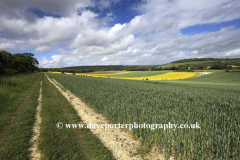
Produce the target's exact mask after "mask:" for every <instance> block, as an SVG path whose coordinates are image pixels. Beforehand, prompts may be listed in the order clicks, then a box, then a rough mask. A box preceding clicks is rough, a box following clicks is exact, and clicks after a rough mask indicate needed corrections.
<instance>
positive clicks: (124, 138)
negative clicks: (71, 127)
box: [46, 75, 172, 160]
mask: <svg viewBox="0 0 240 160" xmlns="http://www.w3.org/2000/svg"><path fill="white" fill-rule="evenodd" d="M46 76H47V75H46ZM47 78H48V80H49V81H50V82H51V83H52V84H54V86H55V87H56V88H58V90H59V91H60V92H61V93H62V94H63V96H65V97H66V98H67V100H68V101H69V102H70V104H71V105H72V106H73V107H74V109H75V110H76V111H77V113H78V115H79V116H80V117H81V119H82V120H83V122H84V123H85V124H89V123H91V124H109V122H108V121H107V120H106V119H105V118H104V117H103V116H102V115H101V114H97V113H96V112H95V111H94V110H93V109H91V108H90V107H88V106H87V105H86V104H85V103H83V102H82V101H81V100H80V99H79V98H78V97H76V96H74V95H73V94H72V93H71V92H69V91H68V90H65V89H63V87H62V86H61V84H59V83H58V82H57V81H55V80H54V79H50V78H49V77H48V76H47ZM90 130H91V131H92V132H93V134H95V135H96V136H97V137H98V138H99V139H100V140H101V142H102V143H103V144H104V145H105V146H106V147H108V148H109V150H111V151H112V153H113V156H114V157H115V158H116V159H121V160H131V159H142V158H141V156H140V155H136V149H137V148H139V147H140V142H139V141H137V140H134V139H133V138H132V137H131V136H129V134H128V133H126V132H124V131H121V130H120V129H118V128H114V129H107V130H105V129H103V128H101V127H99V128H97V127H96V128H90ZM144 158H148V159H152V160H155V159H156V160H157V159H158V160H164V159H165V158H164V156H163V155H162V154H157V153H156V152H155V150H152V151H150V152H149V153H148V154H147V155H145V156H144ZM171 159H172V158H171Z"/></svg>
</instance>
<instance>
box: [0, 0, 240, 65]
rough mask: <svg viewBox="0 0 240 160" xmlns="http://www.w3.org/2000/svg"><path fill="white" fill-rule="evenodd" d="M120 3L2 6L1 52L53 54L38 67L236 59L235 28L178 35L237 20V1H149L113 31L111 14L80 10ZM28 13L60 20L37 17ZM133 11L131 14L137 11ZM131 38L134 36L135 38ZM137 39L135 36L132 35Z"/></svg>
mask: <svg viewBox="0 0 240 160" xmlns="http://www.w3.org/2000/svg"><path fill="white" fill-rule="evenodd" d="M118 2H119V1H117V2H115V1H110V0H101V1H98V2H94V1H90V0H84V1H78V0H71V1H64V0H59V1H58V3H56V2H55V1H53V0H43V1H30V0H21V1H16V2H15V1H14V3H13V0H8V1H3V2H1V4H0V8H3V9H2V10H0V21H1V22H4V23H0V36H1V38H0V49H6V50H15V51H18V50H22V49H29V48H35V50H34V51H35V52H50V51H53V50H54V51H58V52H59V54H56V55H54V56H52V59H51V60H47V59H46V58H43V60H41V61H40V67H66V66H74V65H75V66H77V65H78V66H79V65H92V64H95V65H101V64H162V63H168V62H170V61H174V60H178V59H182V58H195V57H216V58H219V57H227V56H229V57H237V56H239V46H240V37H239V36H238V35H240V29H239V28H234V27H233V26H231V27H225V28H222V29H221V30H219V31H215V32H204V33H198V34H194V35H182V33H181V32H180V30H181V29H182V28H185V27H189V26H193V25H201V24H205V23H220V22H224V21H229V20H234V19H236V18H240V14H239V10H240V2H239V1H238V0H230V1H229V0H212V1H209V0H201V1H188V0H172V1H169V0H161V1H159V0H149V1H146V2H147V3H143V4H141V5H139V6H137V7H136V8H137V10H138V11H139V13H141V14H140V15H138V16H135V17H134V18H133V19H132V20H131V21H130V22H129V23H124V24H120V23H116V24H115V25H113V26H112V27H108V26H107V25H106V24H107V23H108V22H109V21H111V22H113V20H114V19H113V17H114V15H113V13H112V12H109V13H108V14H107V16H106V17H104V18H99V15H98V14H97V13H94V12H93V11H90V10H87V9H86V8H85V7H87V6H88V7H97V8H98V9H99V10H100V11H101V12H102V11H104V10H105V9H108V8H110V7H111V5H113V4H114V3H118ZM29 8H38V9H40V10H42V11H43V12H45V13H48V12H49V11H51V13H52V14H59V15H61V16H62V17H60V18H54V17H51V16H45V17H43V18H38V17H37V16H36V15H34V14H33V13H32V12H26V10H27V9H29ZM136 8H135V9H136ZM134 35H135V36H134ZM136 35H137V36H136Z"/></svg>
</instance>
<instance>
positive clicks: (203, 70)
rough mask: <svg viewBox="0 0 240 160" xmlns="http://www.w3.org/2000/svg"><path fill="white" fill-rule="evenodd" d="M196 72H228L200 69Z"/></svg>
mask: <svg viewBox="0 0 240 160" xmlns="http://www.w3.org/2000/svg"><path fill="white" fill-rule="evenodd" d="M194 72H214V73H215V72H226V71H225V70H219V69H200V70H194Z"/></svg>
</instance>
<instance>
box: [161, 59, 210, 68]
mask: <svg viewBox="0 0 240 160" xmlns="http://www.w3.org/2000/svg"><path fill="white" fill-rule="evenodd" d="M213 62H214V61H195V62H184V63H168V64H164V65H160V66H158V67H162V68H165V67H173V66H175V67H178V66H179V65H186V64H189V65H191V64H202V63H213Z"/></svg>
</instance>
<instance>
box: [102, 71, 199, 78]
mask: <svg viewBox="0 0 240 160" xmlns="http://www.w3.org/2000/svg"><path fill="white" fill-rule="evenodd" d="M196 75H198V73H193V72H168V73H163V74H158V75H154V76H144V77H112V76H102V78H115V79H129V80H176V79H185V78H191V77H194V76H196Z"/></svg>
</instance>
